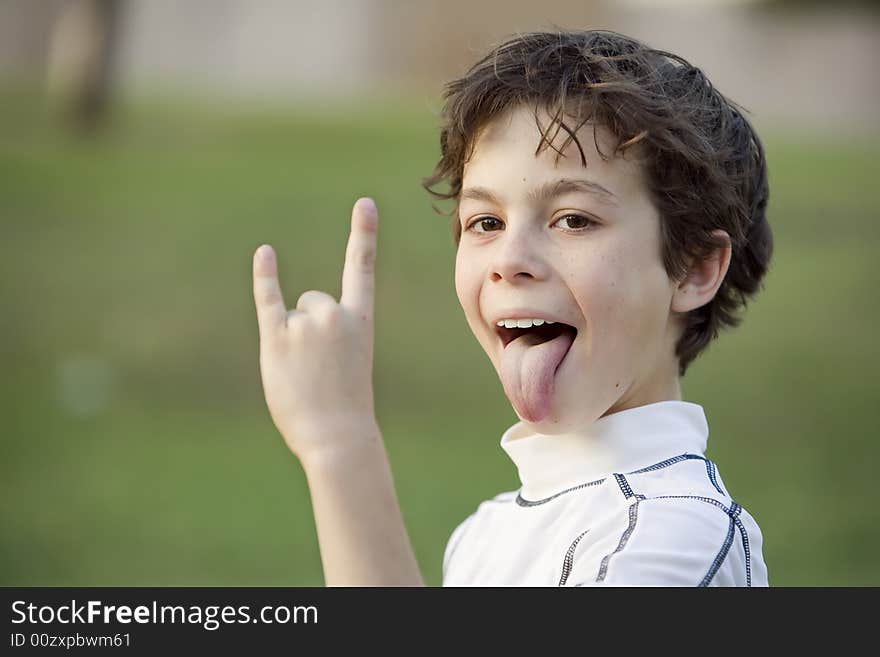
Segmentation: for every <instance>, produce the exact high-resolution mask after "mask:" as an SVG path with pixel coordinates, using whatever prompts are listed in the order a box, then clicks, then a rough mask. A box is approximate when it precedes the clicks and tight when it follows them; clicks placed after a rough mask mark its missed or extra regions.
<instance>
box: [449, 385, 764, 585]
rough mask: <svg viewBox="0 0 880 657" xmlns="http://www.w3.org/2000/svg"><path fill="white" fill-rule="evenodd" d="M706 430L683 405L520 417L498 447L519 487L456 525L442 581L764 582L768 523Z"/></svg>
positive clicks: (695, 409) (696, 410)
mask: <svg viewBox="0 0 880 657" xmlns="http://www.w3.org/2000/svg"><path fill="white" fill-rule="evenodd" d="M708 435H709V428H708V424H707V423H706V417H705V415H704V413H703V409H702V407H701V406H699V405H698V404H693V403H690V402H683V401H661V402H656V403H653V404H647V405H645V406H638V407H636V408H631V409H627V410H624V411H620V412H617V413H612V414H610V415H606V416H605V417H602V418H599V419H598V420H597V421H596V422H594V423H593V424H592V425H591V426H590V427H589V428H588V429H587V430H586V431H582V432H578V433H577V434H561V435H554V436H549V435H542V434H531V435H529V433H528V432H527V431H526V430H525V428H524V426H523V423H522V422H517V423H516V424H514V425H513V426H512V427H510V428H509V429H508V430H507V431H505V432H504V434H503V436H502V437H501V448H502V449H503V450H504V451H505V452H506V453H507V455H508V456H509V457H510V458H511V460H512V461H513V462H514V464H515V465H516V467H517V469H518V471H519V478H520V481H521V483H522V487H521V488H520V489H519V490H516V491H509V492H505V493H501V494H499V495H497V496H496V497H494V498H493V499H491V500H487V501H485V502H483V503H481V504H480V505H479V506H478V507H477V510H476V511H475V512H474V513H472V514H471V515H470V516H468V517H467V518H466V519H465V520H464V521H463V522H462V523H461V524H460V525H458V527H456V528H455V530H454V531H453V532H452V535H451V536H450V538H449V541H448V543H447V545H446V550H445V552H444V555H443V586H603V585H605V586H768V580H767V567H766V565H765V564H764V559H763V556H762V553H761V546H762V536H761V530H760V529H759V527H758V525H757V523H756V522H755V520H754V518H752V516H751V515H750V514H749V513H748V512H747V511H746V510H745V509H744V508H742V507H741V506H740V505H739V504H737V503H736V502H734V501H733V499H732V498H731V497H730V495H729V494H728V492H727V489H726V488H725V486H724V483H723V482H722V480H721V475H720V474H719V473H718V469H717V468H716V466H715V464H714V463H713V462H712V461H710V460H708V459H707V458H706V457H705V456H704V452H705V450H706V441H707V439H708Z"/></svg>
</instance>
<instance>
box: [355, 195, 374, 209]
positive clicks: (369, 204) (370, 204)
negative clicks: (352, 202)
mask: <svg viewBox="0 0 880 657" xmlns="http://www.w3.org/2000/svg"><path fill="white" fill-rule="evenodd" d="M358 206H359V207H360V208H361V210H372V211H373V212H377V211H378V210H377V208H376V201H374V200H373V199H371V198H370V197H368V196H364V197H363V198H359V199H358Z"/></svg>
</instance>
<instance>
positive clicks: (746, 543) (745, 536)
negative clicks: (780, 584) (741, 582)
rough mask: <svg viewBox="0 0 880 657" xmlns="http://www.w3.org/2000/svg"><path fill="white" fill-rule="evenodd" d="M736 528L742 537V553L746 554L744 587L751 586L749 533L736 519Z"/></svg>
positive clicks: (740, 521)
mask: <svg viewBox="0 0 880 657" xmlns="http://www.w3.org/2000/svg"><path fill="white" fill-rule="evenodd" d="M736 526H737V527H739V533H740V536H742V543H743V551H744V552H745V554H746V586H751V585H752V563H751V558H752V557H751V551H750V550H749V533H748V532H747V531H746V528H745V525H743V522H742V520H740V519H739V518H737V519H736Z"/></svg>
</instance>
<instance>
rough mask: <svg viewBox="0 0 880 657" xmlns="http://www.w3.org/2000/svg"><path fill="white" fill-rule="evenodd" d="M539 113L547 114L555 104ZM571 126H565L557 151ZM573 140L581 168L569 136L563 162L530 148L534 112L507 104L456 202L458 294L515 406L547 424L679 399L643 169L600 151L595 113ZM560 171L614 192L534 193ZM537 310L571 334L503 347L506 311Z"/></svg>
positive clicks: (570, 425)
mask: <svg viewBox="0 0 880 657" xmlns="http://www.w3.org/2000/svg"><path fill="white" fill-rule="evenodd" d="M541 118H542V124H543V125H544V126H546V125H548V124H549V121H550V117H549V115H547V114H546V113H544V114H542V115H541ZM554 130H555V128H554ZM552 132H553V131H551V134H552ZM597 134H598V139H599V143H600V146H601V149H602V152H603V153H605V154H606V155H608V154H610V153H612V152H613V150H612V145H611V136H610V134H609V133H608V132H607V131H605V129H604V128H602V129H600V130H598V132H597ZM565 136H566V133H565V132H564V131H563V130H560V131H559V133H558V135H557V137H556V139H555V140H554V145H555V146H556V147H557V148H558V147H560V146H561V144H562V142H563V141H564V138H565ZM577 137H578V140H579V141H580V143H581V147H582V148H583V150H584V155H585V157H586V161H587V166H586V168H584V166H583V165H582V164H581V158H580V153H579V151H578V148H577V145H576V144H575V143H574V141H572V142H571V143H570V144H569V145H568V146H567V147H566V149H565V151H563V153H564V157H559V161H558V165H557V164H556V163H555V162H554V156H555V155H556V151H554V150H553V148H546V149H545V150H543V151H542V152H541V153H540V154H539V155H538V156H535V150H536V148H537V145H538V142H539V140H540V133H539V131H538V128H537V126H536V124H535V119H534V114H533V111H532V109H531V108H528V107H526V106H519V107H517V108H515V109H512V110H510V111H509V112H507V113H506V114H505V115H503V116H501V117H499V118H496V119H495V120H494V121H493V122H492V123H490V124H489V125H488V126H487V127H486V129H485V130H484V131H483V132H482V133H481V135H480V137H479V139H478V141H477V143H476V147H475V149H474V153H473V157H472V158H471V160H470V161H469V162H468V163H467V164H466V165H465V169H464V177H463V184H462V194H461V197H460V204H459V217H458V218H459V221H460V223H461V227H462V235H461V240H460V242H459V245H458V252H457V256H456V263H455V287H456V292H457V294H458V299H459V301H460V303H461V305H462V308H463V309H464V312H465V316H466V318H467V322H468V324H469V325H470V327H471V330H472V331H473V333H474V335H475V336H476V338H477V340H478V341H479V342H480V344H481V345H482V346H483V349H484V350H485V351H486V354H487V355H488V356H489V359H490V360H491V362H492V364H493V365H494V367H495V369H496V371H497V372H498V375H499V377H500V378H501V381H502V385H503V386H504V389H505V393H506V394H507V396H508V398H509V399H510V401H511V403H512V404H513V406H514V410H516V412H517V415H518V417H519V418H520V420H523V421H524V422H525V423H527V424H529V425H531V426H532V429H533V430H535V431H540V432H542V433H560V432H565V431H572V430H576V429H577V428H579V427H581V428H582V427H585V426H587V425H589V424H591V423H592V422H593V421H595V420H596V419H597V418H599V417H601V416H602V415H605V414H607V413H609V412H616V411H618V410H623V409H625V408H631V407H633V406H640V405H643V404H647V403H651V402H654V401H660V400H663V399H679V398H680V390H679V387H678V369H677V368H678V361H677V359H676V358H675V356H674V345H675V340H676V338H677V337H678V335H679V332H680V325H679V323H678V319H677V317H676V315H675V314H674V313H672V312H671V309H670V305H671V300H672V296H673V292H674V290H675V287H676V284H675V282H674V281H672V280H670V278H669V277H668V276H667V274H666V271H665V269H664V267H663V262H662V259H661V253H662V249H661V241H660V223H659V216H658V213H657V210H656V209H655V207H654V205H653V204H652V202H651V200H650V198H649V194H648V190H647V187H646V185H645V182H644V178H643V173H642V171H641V168H640V167H639V166H638V165H637V164H636V163H635V162H633V161H632V160H631V159H622V158H621V157H615V158H612V159H610V160H609V161H604V160H603V159H602V158H601V157H600V155H599V153H598V152H597V151H596V147H595V145H594V142H593V128H592V124H587V125H586V126H584V127H583V128H582V129H581V130H580V131H579V132H578V134H577ZM560 179H565V180H576V181H588V182H589V183H591V184H593V185H599V186H601V188H604V190H607V192H608V193H604V192H601V191H598V192H595V193H591V192H590V191H589V190H588V189H574V188H569V189H568V191H564V192H562V193H557V194H555V195H553V196H547V195H544V196H541V197H538V196H537V195H535V194H534V193H532V192H533V190H538V189H541V188H543V189H544V190H545V191H546V190H548V189H552V186H553V185H554V184H555V183H556V182H557V181H559V180H560ZM548 186H549V187H548ZM478 188H479V189H478ZM593 189H600V188H598V187H593ZM474 190H476V191H474ZM486 192H488V193H489V194H487V193H486ZM609 194H610V195H609ZM490 196H491V197H490ZM572 215H574V216H572ZM478 218H479V221H477V219H478ZM589 220H591V221H589ZM592 222H595V223H592ZM529 317H532V318H538V319H540V318H545V319H554V320H556V321H557V322H562V323H565V324H570V325H571V326H574V327H575V328H576V329H577V334H576V337H575V339H574V341H573V342H571V340H570V338H568V337H566V335H563V336H562V337H558V338H556V339H555V340H553V341H551V342H546V343H543V344H540V343H537V342H538V341H537V340H534V342H535V344H532V341H533V340H532V338H529V337H521V338H519V339H517V340H514V341H512V342H510V343H509V344H508V345H507V346H506V347H505V342H504V340H503V338H502V336H500V335H499V329H498V327H497V326H496V324H497V321H498V320H499V319H514V318H529ZM555 328H558V327H555ZM544 329H546V325H545V326H544ZM520 333H522V332H520ZM507 337H508V339H509V338H510V336H509V335H508V336H507ZM569 344H570V347H569ZM560 358H562V360H561V362H560V360H559V359H560Z"/></svg>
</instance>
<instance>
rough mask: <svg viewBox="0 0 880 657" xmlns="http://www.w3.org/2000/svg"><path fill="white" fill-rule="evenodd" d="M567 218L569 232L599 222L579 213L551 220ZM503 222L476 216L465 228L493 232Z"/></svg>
mask: <svg viewBox="0 0 880 657" xmlns="http://www.w3.org/2000/svg"><path fill="white" fill-rule="evenodd" d="M563 220H567V221H569V228H568V230H567V232H570V233H579V232H583V231H585V230H588V229H589V228H590V227H591V226H594V225H596V226H598V225H599V222H598V221H596V220H595V219H591V218H590V217H586V216H584V215H580V214H566V215H563V216H562V217H560V218H559V219H557V220H556V221H554V222H553V224H554V225H555V224H557V223H559V222H560V221H563ZM572 221H573V222H574V224H575V225H574V226H573V227H572V226H571V223H572ZM503 225H504V224H503V222H502V221H501V220H500V219H496V218H495V217H477V218H476V219H474V220H473V221H472V222H471V223H470V224H468V226H467V228H465V230H470V231H473V232H475V233H491V232H495V230H496V229H500V226H503ZM476 226H480V228H481V230H476V228H475V227H476ZM493 227H494V228H493Z"/></svg>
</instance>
